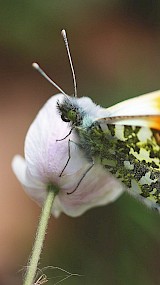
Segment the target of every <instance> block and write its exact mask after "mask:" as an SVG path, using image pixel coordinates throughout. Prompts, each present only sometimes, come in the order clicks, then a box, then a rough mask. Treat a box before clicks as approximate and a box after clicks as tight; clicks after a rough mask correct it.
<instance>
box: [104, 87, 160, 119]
mask: <svg viewBox="0 0 160 285" xmlns="http://www.w3.org/2000/svg"><path fill="white" fill-rule="evenodd" d="M102 113H103V114H104V109H103V110H102ZM106 113H107V117H113V116H137V115H159V114H160V90H158V91H154V92H151V93H147V94H144V95H141V96H138V97H135V98H132V99H128V100H125V101H123V102H121V103H118V104H116V105H114V106H112V107H109V108H107V109H106ZM102 117H104V115H103V116H102Z"/></svg>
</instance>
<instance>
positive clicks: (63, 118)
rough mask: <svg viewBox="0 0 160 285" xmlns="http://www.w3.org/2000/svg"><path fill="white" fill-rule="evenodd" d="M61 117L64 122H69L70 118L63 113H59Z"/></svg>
mask: <svg viewBox="0 0 160 285" xmlns="http://www.w3.org/2000/svg"><path fill="white" fill-rule="evenodd" d="M61 119H62V121H64V122H66V123H68V122H70V120H69V119H68V118H67V117H66V116H65V115H63V114H62V115H61Z"/></svg>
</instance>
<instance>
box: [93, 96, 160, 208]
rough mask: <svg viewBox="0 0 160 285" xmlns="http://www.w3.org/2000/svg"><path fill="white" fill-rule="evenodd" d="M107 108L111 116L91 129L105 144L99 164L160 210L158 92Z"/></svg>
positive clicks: (132, 192) (97, 121)
mask: <svg viewBox="0 0 160 285" xmlns="http://www.w3.org/2000/svg"><path fill="white" fill-rule="evenodd" d="M108 110H109V113H110V116H108V117H106V118H99V119H97V120H96V121H95V124H94V126H93V128H92V131H93V133H95V131H96V133H97V131H98V132H99V138H100V140H101V141H102V143H103V145H104V147H103V148H102V149H101V151H99V157H100V160H101V163H102V165H103V166H104V167H105V169H107V170H108V171H109V172H111V173H112V174H113V175H114V176H115V177H116V178H117V179H119V180H120V181H121V182H123V183H124V184H125V186H126V188H127V189H128V191H129V192H130V193H131V194H133V195H135V196H136V197H137V198H138V199H140V200H142V201H143V202H144V203H145V204H147V205H149V206H151V207H153V208H155V209H158V210H159V211H160V91H156V92H153V93H149V94H147V95H143V96H140V97H137V98H135V99H130V100H127V101H125V102H122V103H119V104H117V105H115V106H113V107H111V108H108V109H107V111H108ZM96 139H97V140H98V136H97V135H96Z"/></svg>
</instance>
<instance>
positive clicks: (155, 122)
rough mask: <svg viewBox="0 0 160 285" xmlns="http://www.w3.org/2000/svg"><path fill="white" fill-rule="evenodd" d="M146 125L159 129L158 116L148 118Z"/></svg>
mask: <svg viewBox="0 0 160 285" xmlns="http://www.w3.org/2000/svg"><path fill="white" fill-rule="evenodd" d="M148 126H149V128H151V129H156V130H159V131H160V116H154V117H150V118H148Z"/></svg>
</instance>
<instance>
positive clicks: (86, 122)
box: [34, 30, 160, 211]
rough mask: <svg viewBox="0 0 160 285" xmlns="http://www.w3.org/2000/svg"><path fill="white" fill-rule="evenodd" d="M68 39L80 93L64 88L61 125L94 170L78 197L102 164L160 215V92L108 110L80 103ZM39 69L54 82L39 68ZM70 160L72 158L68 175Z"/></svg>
mask: <svg viewBox="0 0 160 285" xmlns="http://www.w3.org/2000/svg"><path fill="white" fill-rule="evenodd" d="M62 34H63V37H64V41H65V45H66V48H67V52H68V56H69V60H70V66H71V69H72V74H73V82H74V87H75V88H74V89H75V92H74V96H73V97H71V96H68V95H67V94H66V93H64V91H63V90H62V89H61V88H59V87H58V89H59V90H60V91H61V92H62V93H63V94H64V100H63V101H62V102H59V101H57V109H58V112H59V115H60V116H61V119H62V120H63V121H64V122H66V124H69V126H70V132H69V134H70V133H71V132H75V134H76V136H77V137H78V142H76V144H77V145H78V147H79V148H80V149H81V150H82V151H83V153H84V155H85V157H86V158H87V160H88V162H89V168H88V169H87V171H86V172H85V173H84V175H83V176H82V177H81V179H80V181H79V183H78V185H77V187H76V188H75V190H74V191H78V186H79V184H80V183H81V181H82V180H83V179H85V176H86V175H87V173H88V172H89V171H90V170H91V168H92V167H94V165H95V164H97V163H98V164H101V165H102V166H103V168H104V169H105V170H106V172H110V173H111V174H112V175H113V179H115V178H116V179H118V180H120V181H121V182H122V183H123V185H124V187H125V188H126V190H127V191H128V192H129V193H131V194H133V195H134V196H135V197H136V198H137V199H139V200H141V201H142V202H144V203H145V204H146V205H148V206H150V207H151V208H154V209H156V210H158V211H160V91H155V92H151V93H148V94H145V95H142V96H139V97H136V98H133V99H129V100H126V101H124V102H121V103H118V104H116V105H115V106H112V107H109V108H106V109H105V108H102V107H100V106H98V105H96V104H95V103H93V101H92V100H91V99H90V98H88V97H82V98H77V89H76V80H75V73H74V69H73V65H72V60H71V55H70V51H69V45H68V42H67V37H66V33H65V31H64V30H63V31H62ZM34 67H35V68H36V69H37V70H38V71H39V72H40V73H41V74H42V75H43V76H44V77H45V78H47V79H48V76H47V75H46V74H45V73H44V72H43V71H42V70H41V69H40V68H39V66H38V65H37V64H34ZM49 80H50V82H51V79H49ZM51 83H52V84H53V85H54V86H56V87H57V85H56V84H55V83H54V82H51ZM69 134H68V135H67V136H69ZM65 138H66V137H65ZM65 138H62V140H63V139H65ZM71 143H74V142H71V141H70V140H69V146H70V144H71ZM69 160H70V156H69V158H68V161H67V162H66V165H65V166H64V169H65V167H67V164H68V163H69ZM64 169H63V170H62V173H63V171H64ZM62 173H61V174H62ZM74 191H72V193H73V192H74ZM72 193H68V194H72Z"/></svg>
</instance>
